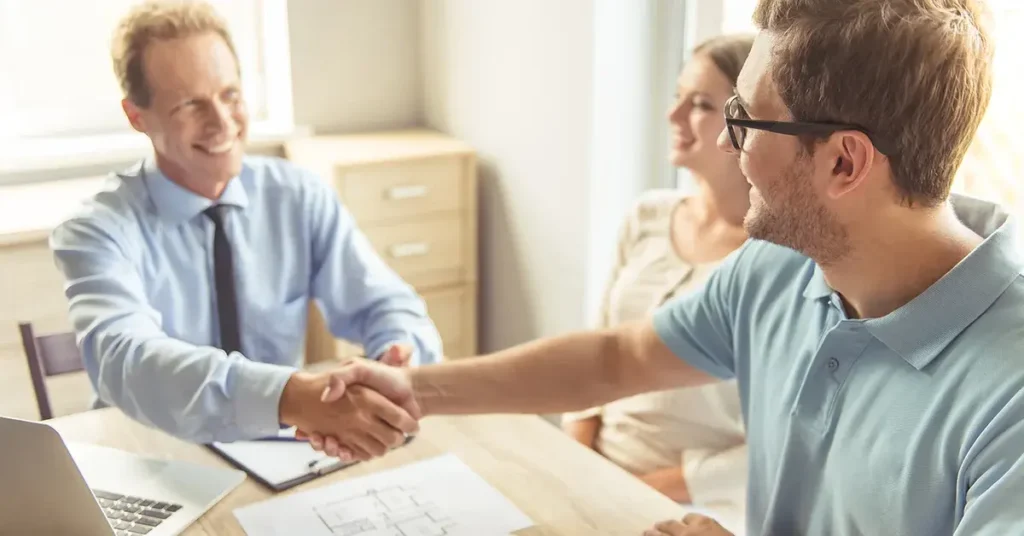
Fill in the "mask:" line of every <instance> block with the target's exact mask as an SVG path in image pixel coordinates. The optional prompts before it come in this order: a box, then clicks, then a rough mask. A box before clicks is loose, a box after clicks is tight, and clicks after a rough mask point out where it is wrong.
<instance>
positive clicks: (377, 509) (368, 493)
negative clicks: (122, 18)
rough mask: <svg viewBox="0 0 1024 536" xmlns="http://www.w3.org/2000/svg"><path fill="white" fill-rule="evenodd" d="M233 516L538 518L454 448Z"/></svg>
mask: <svg viewBox="0 0 1024 536" xmlns="http://www.w3.org/2000/svg"><path fill="white" fill-rule="evenodd" d="M0 1H2V0H0ZM235 517H237V518H238V521H239V523H240V524H241V525H242V528H243V529H244V530H245V533H246V534H247V535H248V536H294V535H296V534H301V535H302V536H495V535H507V534H511V533H514V532H516V531H518V530H521V529H524V528H526V527H529V526H532V525H533V522H532V521H531V520H530V518H529V517H527V516H526V514H524V513H523V512H522V511H521V510H519V509H518V508H516V506H515V505H514V504H512V502H510V501H509V500H508V499H507V498H506V497H505V496H504V495H502V494H501V492H500V491H498V489H497V488H495V487H493V486H491V485H490V484H489V483H488V482H487V481H486V480H485V479H484V478H483V477H482V476H480V475H479V474H477V473H476V472H475V471H474V470H473V469H471V468H470V467H469V466H468V465H466V464H465V463H464V462H463V461H462V460H460V459H459V458H458V456H456V455H454V454H450V453H448V454H442V455H440V456H436V457H434V458H428V459H426V460H421V461H417V462H412V463H408V464H405V465H401V466H398V467H395V468H392V469H385V470H382V471H376V472H374V473H371V474H368V475H364V476H358V477H354V478H348V479H345V480H342V481H340V482H336V483H333V484H328V485H324V486H317V487H313V488H311V489H309V490H306V491H301V492H299V493H293V494H288V495H283V496H280V497H275V498H273V499H269V500H266V501H262V502H258V503H254V504H250V505H247V506H244V507H242V508H239V509H237V510H235Z"/></svg>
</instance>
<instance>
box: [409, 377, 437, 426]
mask: <svg viewBox="0 0 1024 536" xmlns="http://www.w3.org/2000/svg"><path fill="white" fill-rule="evenodd" d="M405 373H406V374H407V375H408V377H409V385H410V386H411V387H412V397H413V400H415V401H416V404H417V405H418V406H419V407H420V411H421V412H423V417H426V416H428V415H431V414H433V413H434V412H436V411H437V404H438V402H440V398H441V390H440V389H439V388H438V387H437V386H436V385H433V384H432V383H431V382H430V379H429V374H430V371H429V367H427V368H421V367H417V368H410V369H406V371H405Z"/></svg>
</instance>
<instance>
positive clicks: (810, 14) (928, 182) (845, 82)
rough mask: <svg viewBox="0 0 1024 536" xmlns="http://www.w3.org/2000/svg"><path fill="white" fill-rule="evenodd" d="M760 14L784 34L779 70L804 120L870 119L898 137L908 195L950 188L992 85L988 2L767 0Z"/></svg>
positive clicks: (897, 159) (923, 198)
mask: <svg viewBox="0 0 1024 536" xmlns="http://www.w3.org/2000/svg"><path fill="white" fill-rule="evenodd" d="M754 22H755V23H756V24H757V25H758V26H759V27H760V28H762V29H764V30H767V31H769V32H770V33H772V34H774V36H775V44H774V48H773V50H772V52H771V54H772V61H771V63H770V70H771V76H772V78H773V81H774V83H775V87H776V89H777V90H778V92H779V94H780V95H781V96H782V101H783V103H785V104H786V106H787V107H788V108H789V110H790V112H791V113H792V114H793V116H794V118H795V119H796V120H797V121H838V122H843V123H850V124H855V125H859V126H862V127H865V128H866V129H867V130H868V131H869V132H872V133H873V134H877V135H879V136H880V137H882V139H885V140H887V141H889V142H890V143H891V144H892V145H893V146H894V148H895V150H894V151H893V152H892V154H891V155H888V156H889V162H890V166H891V168H892V173H893V177H894V182H895V184H896V187H897V188H898V190H899V191H900V193H901V195H902V196H903V199H904V201H905V202H907V203H908V204H914V203H919V204H922V205H924V206H936V205H938V204H940V203H941V202H943V201H944V200H945V199H946V198H948V197H949V192H950V188H951V186H952V182H953V178H954V175H955V174H956V171H957V168H959V167H960V164H961V162H962V161H963V158H964V154H965V153H966V152H967V148H968V146H969V145H970V143H971V139H972V138H973V137H974V134H975V132H976V131H977V129H978V124H979V123H980V122H981V119H982V116H983V115H984V114H985V109H986V108H987V107H988V102H989V98H990V96H991V93H992V53H993V49H992V44H991V38H990V37H989V32H988V29H987V23H988V19H987V13H986V12H985V11H984V10H983V8H982V6H981V5H979V2H977V1H974V0H842V1H837V0H761V1H760V2H759V4H758V6H757V9H756V11H755V14H754ZM816 141H817V140H808V139H805V142H806V143H807V144H808V148H809V149H810V150H812V151H813V147H814V143H815V142H816Z"/></svg>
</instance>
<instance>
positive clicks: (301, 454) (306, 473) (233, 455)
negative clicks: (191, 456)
mask: <svg viewBox="0 0 1024 536" xmlns="http://www.w3.org/2000/svg"><path fill="white" fill-rule="evenodd" d="M412 439H413V436H409V437H407V438H406V440H405V444H406V445H407V444H409V442H410V441H412ZM206 446H207V447H208V448H209V449H210V450H212V451H213V452H215V453H216V454H218V455H219V456H220V457H221V458H224V459H225V460H226V461H227V462H228V463H230V464H231V465H233V466H235V467H237V468H238V469H241V470H242V471H245V472H246V474H248V475H249V476H251V477H252V478H253V479H254V480H256V481H257V482H259V483H260V484H262V485H263V486H265V487H267V488H269V489H271V490H273V491H275V492H281V491H285V490H288V489H290V488H293V487H295V486H298V485H300V484H305V483H306V482H310V481H312V480H315V479H317V478H320V477H321V476H324V475H328V474H331V473H333V472H335V471H338V470H341V469H344V468H346V467H350V466H352V465H355V464H357V463H359V462H358V461H354V462H342V461H341V460H338V459H337V458H332V457H330V456H327V455H325V454H322V453H320V452H317V451H315V450H313V447H311V446H310V445H309V443H308V442H306V441H302V440H297V439H295V435H294V430H287V429H286V430H282V431H281V432H280V433H279V435H278V436H275V437H269V438H264V439H256V440H249V441H234V442H230V443H221V442H214V443H209V444H207V445H206Z"/></svg>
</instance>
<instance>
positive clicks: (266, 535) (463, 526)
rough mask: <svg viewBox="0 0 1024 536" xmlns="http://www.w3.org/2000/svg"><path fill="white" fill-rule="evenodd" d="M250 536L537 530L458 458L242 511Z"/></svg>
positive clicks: (474, 534)
mask: <svg viewBox="0 0 1024 536" xmlns="http://www.w3.org/2000/svg"><path fill="white" fill-rule="evenodd" d="M235 517H236V518H238V522H239V523H241V525H242V528H243V529H245V533H246V534H247V535H248V536H278V535H294V534H302V535H305V536H481V535H487V534H509V533H512V532H515V531H517V530H522V529H524V528H527V527H530V526H532V525H533V522H532V521H531V520H530V518H528V517H527V516H526V514H524V513H522V512H521V511H520V510H519V509H518V508H516V507H515V506H514V505H513V504H512V503H510V502H509V501H508V499H506V498H505V497H503V496H502V495H501V493H499V492H498V490H496V489H494V488H493V487H491V485H490V484H488V483H487V482H486V481H485V480H484V479H483V478H481V477H480V476H479V475H477V474H476V473H475V472H473V470H472V469H470V468H469V466H467V465H466V464H465V463H463V462H462V460H460V459H459V458H458V457H456V456H455V455H452V454H447V455H444V456H439V457H437V458H432V459H430V460H426V461H422V462H417V463H413V464H410V465H406V466H403V467H399V468H397V469H391V470H387V471H382V472H380V473H376V474H373V475H369V476H365V477H360V478H355V479H352V480H346V481H344V482H339V483H337V484H333V485H330V486H324V487H321V488H316V489H313V490H310V491H305V492H302V493H296V494H294V495H287V496H284V497H280V498H277V499H270V500H267V501H263V502H260V503H256V504H252V505H249V506H245V507H243V508H239V509H237V510H235Z"/></svg>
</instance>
